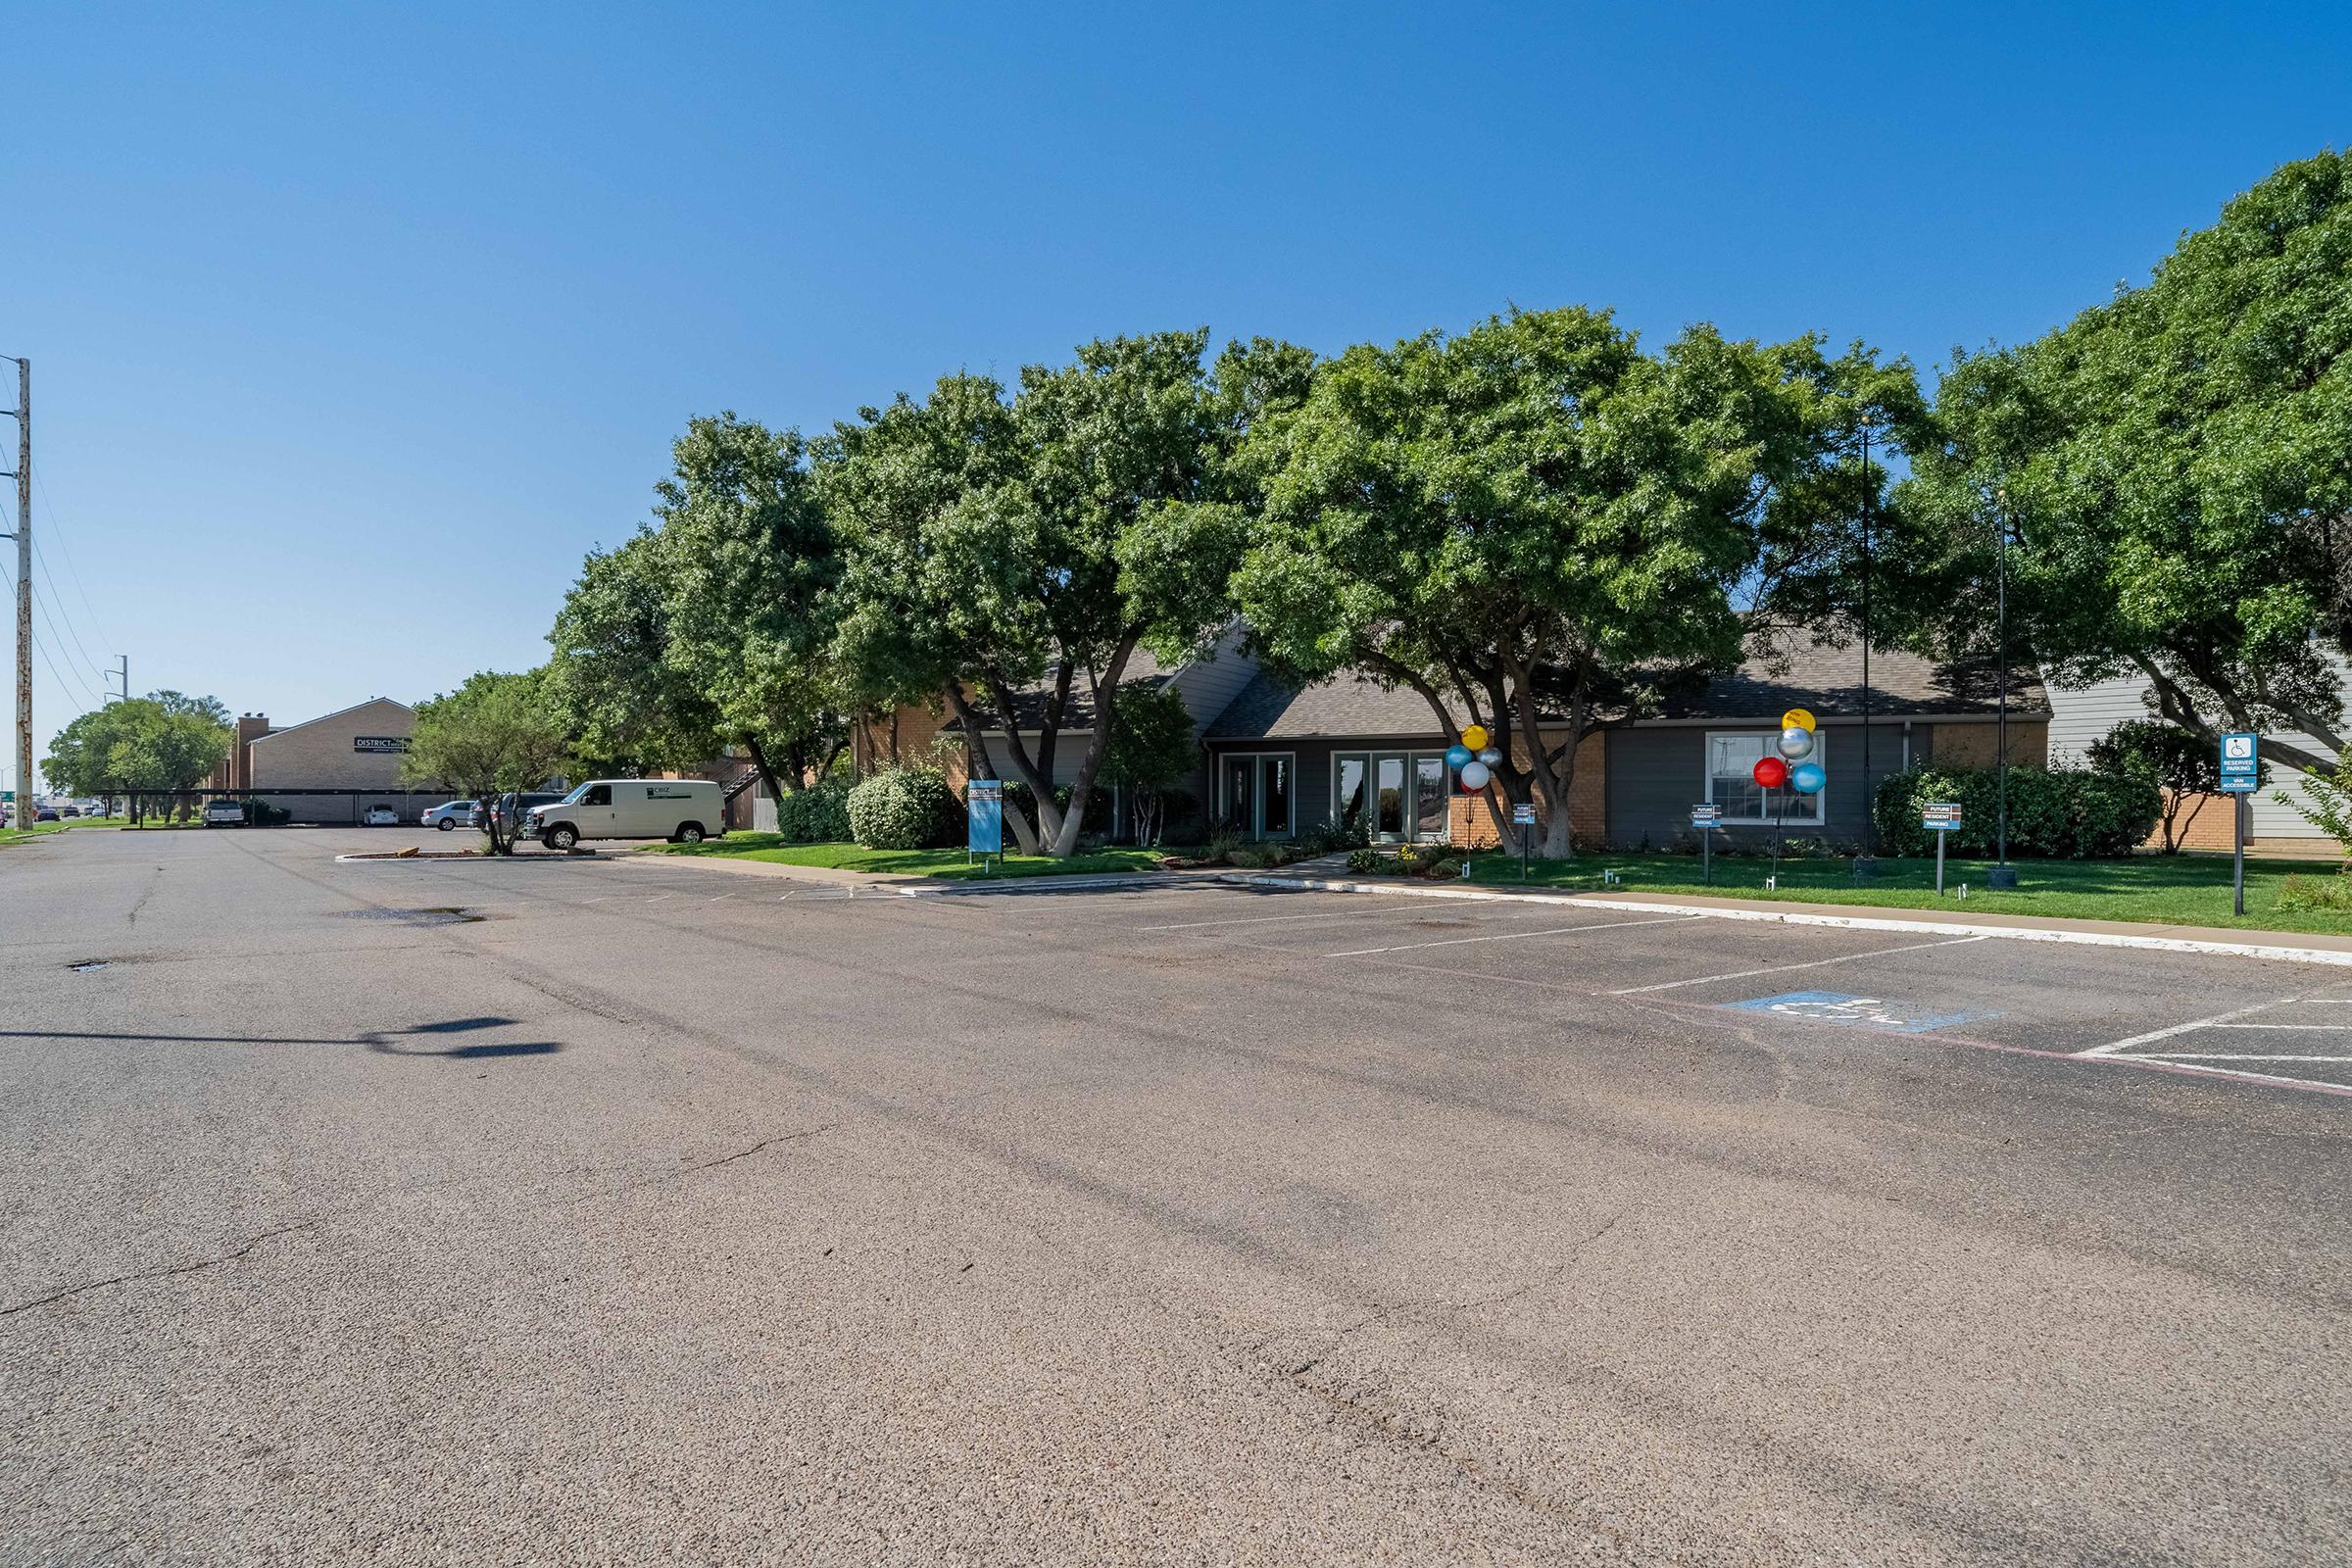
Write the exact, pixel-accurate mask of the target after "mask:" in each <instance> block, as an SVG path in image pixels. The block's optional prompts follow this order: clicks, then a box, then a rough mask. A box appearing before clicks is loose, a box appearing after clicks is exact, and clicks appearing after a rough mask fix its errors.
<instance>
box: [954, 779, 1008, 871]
mask: <svg viewBox="0 0 2352 1568" xmlns="http://www.w3.org/2000/svg"><path fill="white" fill-rule="evenodd" d="M963 801H964V810H965V812H966V813H967V815H966V819H965V822H966V834H965V838H964V846H965V848H966V849H968V850H969V851H970V852H971V853H972V854H974V855H1003V854H1004V853H1005V781H1004V780H1003V779H999V778H976V779H973V780H972V781H971V782H969V783H967V784H966V785H964V787H963Z"/></svg>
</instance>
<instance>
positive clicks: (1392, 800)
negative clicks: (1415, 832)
mask: <svg viewBox="0 0 2352 1568" xmlns="http://www.w3.org/2000/svg"><path fill="white" fill-rule="evenodd" d="M1373 772H1374V778H1373V787H1374V788H1375V789H1376V790H1377V791H1378V792H1379V796H1380V817H1379V822H1378V827H1379V830H1380V831H1381V832H1382V833H1385V834H1388V835H1390V836H1392V837H1394V836H1397V835H1398V834H1401V833H1403V831H1404V759H1403V758H1401V757H1383V758H1381V759H1379V760H1377V761H1376V762H1375V763H1374V764H1373Z"/></svg>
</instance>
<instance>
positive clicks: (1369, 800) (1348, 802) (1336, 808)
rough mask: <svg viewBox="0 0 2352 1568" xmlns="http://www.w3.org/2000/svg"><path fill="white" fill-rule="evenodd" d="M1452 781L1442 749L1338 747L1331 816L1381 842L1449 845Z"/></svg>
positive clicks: (1334, 758)
mask: <svg viewBox="0 0 2352 1568" xmlns="http://www.w3.org/2000/svg"><path fill="white" fill-rule="evenodd" d="M1451 798H1452V780H1451V779H1449V778H1448V777H1447V776H1446V758H1445V754H1444V753H1441V752H1334V753H1333V754H1332V757H1331V819H1332V820H1333V821H1334V822H1337V823H1338V824H1339V825H1340V826H1342V827H1344V828H1355V827H1359V826H1360V827H1362V828H1364V829H1365V830H1366V831H1367V832H1368V833H1369V835H1370V837H1371V839H1372V841H1373V842H1374V843H1376V844H1403V843H1407V842H1411V843H1420V844H1443V843H1445V842H1446V829H1447V826H1448V822H1449V815H1450V813H1449V811H1448V806H1449V804H1450V802H1451Z"/></svg>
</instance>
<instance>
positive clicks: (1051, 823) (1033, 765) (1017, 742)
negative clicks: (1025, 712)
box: [987, 675, 1061, 854]
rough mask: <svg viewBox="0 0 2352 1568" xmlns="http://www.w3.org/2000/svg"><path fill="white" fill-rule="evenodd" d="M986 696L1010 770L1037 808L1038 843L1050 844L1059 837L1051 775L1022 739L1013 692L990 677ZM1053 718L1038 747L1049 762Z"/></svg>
mask: <svg viewBox="0 0 2352 1568" xmlns="http://www.w3.org/2000/svg"><path fill="white" fill-rule="evenodd" d="M987 685H988V690H989V696H990V699H991V701H993V702H994V703H995V704H996V708H997V717H998V718H999V719H1000V720H1002V723H1001V724H1000V726H999V727H1001V728H1002V729H1003V730H1004V731H1005V751H1007V752H1008V753H1010V754H1011V756H1012V766H1013V771H1014V772H1016V773H1018V774H1019V775H1020V776H1021V782H1022V783H1024V784H1026V785H1028V786H1029V794H1030V797H1031V799H1032V801H1033V802H1034V804H1035V806H1036V808H1037V841H1038V843H1039V844H1041V845H1047V844H1053V843H1054V842H1056V841H1058V840H1059V839H1060V837H1061V808H1060V807H1058V806H1056V805H1054V775H1053V774H1052V773H1049V772H1047V771H1045V770H1044V769H1042V768H1040V767H1039V766H1038V763H1037V761H1036V760H1035V759H1033V758H1032V757H1031V756H1030V755H1029V748H1028V746H1027V744H1026V743H1024V742H1023V741H1022V739H1021V731H1020V722H1019V721H1020V710H1019V709H1017V708H1015V707H1014V706H1013V701H1012V692H1011V690H1010V688H1008V687H1007V686H1006V685H1005V683H1004V681H1003V680H1001V679H999V678H997V677H996V676H994V675H991V676H989V677H988V679H987ZM1039 742H1040V747H1041V749H1042V750H1043V751H1044V753H1045V755H1046V756H1047V758H1048V759H1049V760H1050V759H1051V758H1052V756H1053V743H1054V715H1053V714H1052V713H1048V714H1047V715H1046V724H1045V728H1044V730H1043V732H1042V733H1041V735H1040V737H1039ZM1028 853H1030V854H1038V853H1044V854H1051V853H1053V852H1052V851H1051V850H1045V851H1037V850H1031V851H1029V852H1028Z"/></svg>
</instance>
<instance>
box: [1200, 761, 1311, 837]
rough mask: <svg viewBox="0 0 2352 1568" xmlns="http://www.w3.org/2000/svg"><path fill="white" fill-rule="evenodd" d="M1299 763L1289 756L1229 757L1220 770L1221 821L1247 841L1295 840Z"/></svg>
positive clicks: (1218, 817)
mask: <svg viewBox="0 0 2352 1568" xmlns="http://www.w3.org/2000/svg"><path fill="white" fill-rule="evenodd" d="M1298 768H1299V760H1298V759H1297V758H1296V757H1294V756H1293V755H1292V754H1291V753H1289V752H1267V753H1263V754H1252V753H1247V752H1245V753H1240V754H1228V755H1227V756H1226V757H1225V758H1224V759H1223V760H1221V761H1220V762H1219V764H1218V768H1217V821H1218V823H1219V824H1221V825H1222V826H1225V827H1229V828H1231V829H1233V830H1234V831H1235V832H1237V833H1240V834H1242V835H1243V836H1245V837H1247V838H1253V839H1286V838H1289V837H1290V836H1291V794H1292V785H1293V782H1294V778H1295V775H1296V774H1297V772H1298Z"/></svg>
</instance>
